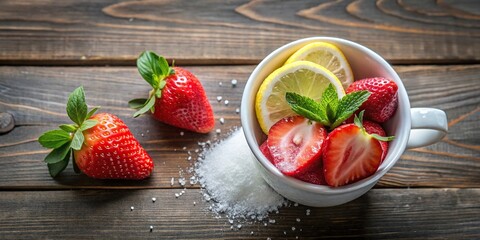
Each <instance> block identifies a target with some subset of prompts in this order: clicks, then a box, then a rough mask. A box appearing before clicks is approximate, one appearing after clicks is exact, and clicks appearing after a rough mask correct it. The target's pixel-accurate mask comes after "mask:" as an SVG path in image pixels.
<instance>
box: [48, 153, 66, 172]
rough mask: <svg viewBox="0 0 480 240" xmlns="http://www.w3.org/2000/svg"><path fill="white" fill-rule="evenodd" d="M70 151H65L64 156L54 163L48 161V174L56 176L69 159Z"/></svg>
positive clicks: (63, 168)
mask: <svg viewBox="0 0 480 240" xmlns="http://www.w3.org/2000/svg"><path fill="white" fill-rule="evenodd" d="M69 153H70V151H68V152H67V154H66V155H65V157H64V158H63V159H61V160H60V161H58V162H55V163H48V164H47V166H48V172H49V173H50V176H52V177H56V176H57V175H58V174H59V173H61V172H62V171H63V170H65V168H66V167H67V166H68V162H69V160H70V154H69Z"/></svg>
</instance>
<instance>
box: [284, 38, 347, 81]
mask: <svg viewBox="0 0 480 240" xmlns="http://www.w3.org/2000/svg"><path fill="white" fill-rule="evenodd" d="M296 61H310V62H314V63H316V64H318V65H321V66H323V67H325V68H326V69H328V70H330V72H332V73H333V74H335V76H337V78H338V80H340V82H342V86H343V88H344V89H347V88H348V86H350V84H351V83H352V82H353V80H354V79H353V73H352V69H351V68H350V65H349V64H348V61H347V59H346V58H345V56H344V55H343V53H342V51H341V50H340V49H339V48H338V47H336V46H335V45H333V44H330V43H326V42H314V43H310V44H307V45H305V46H304V47H302V48H300V49H299V50H297V51H296V52H295V53H294V54H292V56H290V58H288V59H287V61H286V62H285V64H289V63H292V62H296Z"/></svg>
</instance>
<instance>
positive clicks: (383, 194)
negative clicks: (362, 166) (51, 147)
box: [0, 189, 480, 239]
mask: <svg viewBox="0 0 480 240" xmlns="http://www.w3.org/2000/svg"><path fill="white" fill-rule="evenodd" d="M174 193H175V190H168V189H163V190H130V191H107V190H105V191H95V190H87V191H33V192H32V191H28V192H23V191H19V192H17V191H12V192H9V191H6V192H2V194H1V195H0V205H1V206H2V207H3V208H2V209H3V210H2V211H0V233H1V235H2V238H5V239H32V238H34V239H67V238H68V239H99V238H109V239H139V238H140V239H158V238H162V239H267V238H268V237H270V238H271V239H284V238H288V239H296V237H298V239H323V238H326V239H331V238H335V237H341V238H369V239H385V238H387V239H439V238H441V239H478V238H479V237H480V218H478V216H479V215H480V202H479V201H478V198H479V197H480V190H478V189H416V190H414V189H410V190H408V189H375V190H372V191H370V192H369V193H367V194H366V195H364V196H363V197H361V198H359V199H357V200H354V201H353V202H350V203H347V204H345V205H341V206H337V207H332V208H308V207H305V206H298V207H295V206H294V205H291V206H290V207H283V208H281V209H280V213H279V214H275V213H273V214H271V215H270V217H269V218H270V219H274V220H275V223H274V224H271V223H269V224H268V225H267V226H264V222H256V223H243V224H242V228H241V229H236V227H235V230H231V229H230V226H231V225H230V223H229V222H228V221H227V219H226V218H215V217H214V215H213V214H212V213H210V212H209V211H208V210H207V209H208V203H207V202H204V201H203V200H202V199H201V194H199V190H198V189H197V190H188V191H187V192H186V193H185V194H184V195H182V196H181V197H180V198H175V197H174V196H173V195H174ZM152 197H156V199H157V200H156V202H155V203H153V202H152V200H151V198H152ZM193 202H196V205H194V204H193ZM131 206H134V210H133V211H131V210H130V207H131ZM307 209H310V215H307V214H306V212H307ZM297 219H299V220H297ZM150 226H153V231H152V232H150V230H149V229H150ZM235 226H236V224H235ZM252 233H253V234H252Z"/></svg>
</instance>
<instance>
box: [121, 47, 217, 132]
mask: <svg viewBox="0 0 480 240" xmlns="http://www.w3.org/2000/svg"><path fill="white" fill-rule="evenodd" d="M137 67H138V71H139V73H140V75H142V77H143V78H144V79H145V81H147V82H148V83H149V84H150V85H151V86H152V88H153V89H152V90H151V91H150V95H149V98H148V99H133V100H131V101H130V102H129V105H130V107H132V108H135V109H139V110H138V111H137V112H136V113H135V114H134V115H133V116H134V117H138V116H140V115H141V114H143V113H146V112H148V111H149V110H150V111H151V112H152V114H153V117H154V118H155V119H157V120H159V121H161V122H163V123H166V124H169V125H172V126H175V127H179V128H183V129H187V130H190V131H193V132H199V133H208V132H210V131H211V130H212V129H213V128H214V126H215V118H214V116H213V110H212V106H211V105H210V102H209V101H208V98H207V95H206V93H205V90H204V89H203V86H202V84H201V83H200V81H199V80H198V79H197V77H195V76H194V75H193V74H192V73H191V72H189V71H187V70H185V69H183V68H180V67H170V66H169V65H168V62H167V61H166V60H165V58H163V57H162V56H158V55H157V54H155V53H153V52H149V51H145V52H143V53H142V54H141V55H140V57H139V58H138V59H137Z"/></svg>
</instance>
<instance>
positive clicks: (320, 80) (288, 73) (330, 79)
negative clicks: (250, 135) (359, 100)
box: [255, 61, 345, 134]
mask: <svg viewBox="0 0 480 240" xmlns="http://www.w3.org/2000/svg"><path fill="white" fill-rule="evenodd" d="M330 83H331V84H332V85H333V87H334V88H335V90H337V94H338V97H339V98H342V97H343V96H345V91H344V90H343V87H342V83H341V82H340V81H339V80H338V79H337V77H336V76H335V75H334V74H333V73H332V72H330V71H328V70H327V69H326V68H324V67H322V66H320V65H318V64H315V63H312V62H309V61H298V62H293V63H290V64H286V65H283V66H282V67H280V68H279V69H277V70H275V71H274V72H272V73H271V74H270V75H268V77H267V78H266V79H265V80H264V81H263V82H262V85H261V86H260V88H259V89H258V92H257V96H256V99H255V112H256V114H257V120H258V122H259V124H260V127H261V128H262V131H263V132H264V133H265V134H268V130H269V129H270V127H271V126H272V125H273V124H274V123H276V122H277V121H278V120H280V119H282V118H284V117H287V116H291V115H296V114H295V112H293V111H292V109H291V108H290V106H289V105H288V103H287V101H286V100H285V94H286V93H287V92H295V93H298V94H300V95H303V96H307V97H310V98H313V99H315V100H316V101H318V100H320V98H321V97H322V94H323V92H324V91H325V89H326V88H327V87H328V85H329V84H330Z"/></svg>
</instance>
